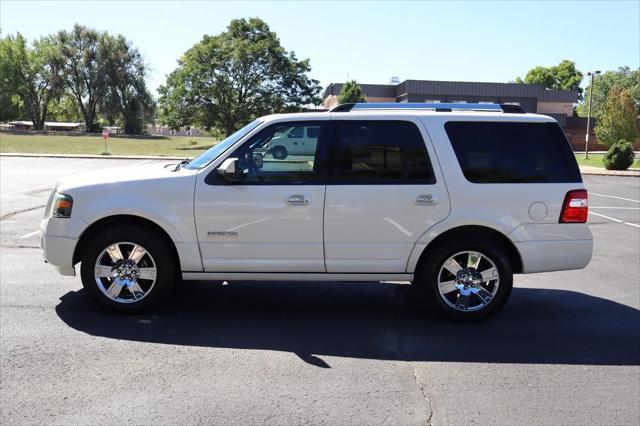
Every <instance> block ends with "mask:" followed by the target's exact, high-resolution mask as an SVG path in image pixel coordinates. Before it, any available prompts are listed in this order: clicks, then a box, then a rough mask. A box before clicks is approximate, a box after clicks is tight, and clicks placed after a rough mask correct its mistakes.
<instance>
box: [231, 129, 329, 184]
mask: <svg viewBox="0 0 640 426" xmlns="http://www.w3.org/2000/svg"><path fill="white" fill-rule="evenodd" d="M324 128H325V125H324V124H323V123H322V122H293V123H291V122H289V123H280V124H274V125H272V126H269V127H267V128H266V129H264V130H262V131H261V132H259V133H258V134H257V135H255V136H253V137H252V138H251V139H249V140H248V141H247V142H245V143H244V144H242V146H241V147H240V148H238V149H237V150H236V151H235V152H233V153H232V154H231V155H229V158H237V159H238V163H237V165H238V169H239V170H240V176H241V179H240V181H238V182H237V184H241V185H242V184H249V185H250V184H273V183H280V184H302V183H313V182H317V181H318V178H319V174H320V164H319V161H318V158H319V154H318V151H319V146H320V144H319V140H320V139H321V138H322V137H323V131H324ZM310 129H313V130H310ZM305 134H306V135H307V137H305V138H303V136H304V135H305Z"/></svg>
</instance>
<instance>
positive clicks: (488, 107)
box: [329, 102, 525, 114]
mask: <svg viewBox="0 0 640 426" xmlns="http://www.w3.org/2000/svg"><path fill="white" fill-rule="evenodd" d="M384 109H395V110H398V109H429V110H434V111H436V112H452V111H483V112H503V113H507V114H525V111H524V110H523V109H522V107H521V106H520V105H512V104H472V103H468V104H463V103H432V104H427V103H391V102H372V103H346V104H341V105H338V106H335V107H333V108H332V109H330V110H329V112H349V111H357V110H384Z"/></svg>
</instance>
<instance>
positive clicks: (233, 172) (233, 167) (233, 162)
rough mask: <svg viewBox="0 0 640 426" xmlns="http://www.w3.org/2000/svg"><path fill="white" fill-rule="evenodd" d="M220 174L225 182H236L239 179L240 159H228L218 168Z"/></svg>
mask: <svg viewBox="0 0 640 426" xmlns="http://www.w3.org/2000/svg"><path fill="white" fill-rule="evenodd" d="M217 171H218V174H219V175H220V176H221V177H222V178H223V179H225V180H229V181H236V180H238V178H239V172H238V159H237V158H227V159H226V160H224V161H223V162H222V164H220V166H218V169H217Z"/></svg>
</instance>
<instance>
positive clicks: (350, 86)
mask: <svg viewBox="0 0 640 426" xmlns="http://www.w3.org/2000/svg"><path fill="white" fill-rule="evenodd" d="M351 102H354V103H357V102H367V97H366V96H365V94H364V91H363V90H362V87H360V85H359V84H358V82H357V81H355V80H351V81H347V82H346V83H345V84H344V86H342V89H340V94H339V95H338V103H339V104H347V103H351Z"/></svg>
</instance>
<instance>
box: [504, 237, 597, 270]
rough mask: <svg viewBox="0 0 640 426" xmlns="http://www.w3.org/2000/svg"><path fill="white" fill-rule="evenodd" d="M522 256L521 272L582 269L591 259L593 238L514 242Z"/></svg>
mask: <svg viewBox="0 0 640 426" xmlns="http://www.w3.org/2000/svg"><path fill="white" fill-rule="evenodd" d="M514 244H515V246H516V248H517V249H518V251H519V252H520V256H521V258H522V272H523V273H525V274H530V273H534V272H550V271H563V270H571V269H582V268H584V267H586V266H587V265H588V264H589V262H590V261H591V256H592V254H593V240H568V241H567V240H557V241H524V242H514Z"/></svg>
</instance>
